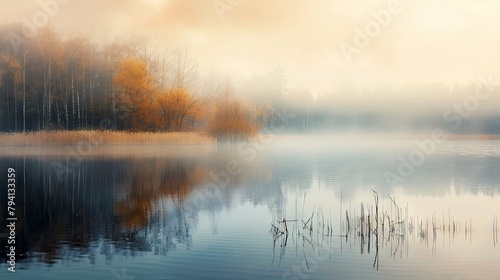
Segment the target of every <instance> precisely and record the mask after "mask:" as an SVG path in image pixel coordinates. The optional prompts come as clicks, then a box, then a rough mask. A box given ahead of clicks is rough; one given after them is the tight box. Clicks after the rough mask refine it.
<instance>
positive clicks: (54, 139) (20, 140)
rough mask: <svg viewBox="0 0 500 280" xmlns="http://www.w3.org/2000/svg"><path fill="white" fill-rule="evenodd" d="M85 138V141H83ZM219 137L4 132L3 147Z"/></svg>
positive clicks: (190, 140)
mask: <svg viewBox="0 0 500 280" xmlns="http://www.w3.org/2000/svg"><path fill="white" fill-rule="evenodd" d="M82 141H83V142H82ZM214 142H215V140H214V139H213V138H211V137H209V136H207V135H205V134H202V133H194V132H168V133H150V132H138V133H132V132H121V131H97V130H84V131H81V130H80V131H40V132H32V133H7V134H0V146H61V145H78V144H79V143H91V144H92V145H167V144H210V143H214Z"/></svg>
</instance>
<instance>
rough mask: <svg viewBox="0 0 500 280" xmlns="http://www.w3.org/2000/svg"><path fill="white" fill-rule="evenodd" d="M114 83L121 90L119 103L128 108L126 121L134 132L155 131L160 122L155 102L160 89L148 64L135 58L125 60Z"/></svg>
mask: <svg viewBox="0 0 500 280" xmlns="http://www.w3.org/2000/svg"><path fill="white" fill-rule="evenodd" d="M113 82H114V84H115V86H116V87H117V88H118V89H119V93H120V94H119V98H118V100H119V102H120V103H121V104H122V105H123V106H125V108H127V111H128V112H127V117H126V120H127V122H128V124H129V125H130V126H131V128H132V130H143V131H144V130H155V128H156V127H157V125H158V122H159V119H158V115H157V114H156V112H157V110H158V105H157V103H156V102H155V95H156V93H157V91H158V89H157V88H156V86H155V85H154V82H153V77H152V76H151V75H149V73H148V70H147V67H146V63H145V62H144V61H141V60H138V59H134V58H129V59H125V60H123V61H122V64H121V68H120V70H119V71H118V73H116V74H115V76H114V79H113Z"/></svg>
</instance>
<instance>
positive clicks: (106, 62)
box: [0, 24, 257, 139]
mask: <svg viewBox="0 0 500 280" xmlns="http://www.w3.org/2000/svg"><path fill="white" fill-rule="evenodd" d="M21 29H22V26H21V25H16V24H14V25H4V26H0V37H2V38H9V35H10V34H12V33H13V32H21ZM198 80H199V78H198V77H197V71H196V64H195V62H194V60H193V59H192V58H190V57H189V54H188V51H187V50H186V49H174V48H170V49H169V48H166V49H164V50H154V49H152V48H150V47H148V46H146V45H145V44H142V42H112V43H106V44H96V43H93V42H92V41H91V40H90V39H88V38H87V37H83V36H76V37H69V38H62V36H61V35H60V34H58V33H57V32H56V31H54V30H53V29H50V28H44V29H41V30H40V31H39V32H38V33H37V34H36V35H35V36H34V37H33V38H31V39H25V40H22V41H20V42H17V44H15V45H14V44H12V42H9V41H8V40H2V41H1V42H0V131H3V132H30V131H41V130H80V129H99V128H102V121H103V120H108V121H109V122H110V123H112V126H111V127H106V128H111V129H117V130H129V131H151V132H158V131H192V130H204V131H207V132H209V133H211V134H213V135H214V136H216V137H217V138H219V139H232V138H235V137H248V136H250V135H252V134H254V133H255V132H256V131H257V125H256V124H255V123H254V122H253V121H252V114H251V110H250V108H249V107H247V106H245V105H243V103H241V102H240V101H239V100H238V99H237V98H235V96H234V94H233V93H232V92H230V90H229V88H228V87H226V88H225V89H222V88H221V87H217V88H216V89H214V91H213V92H212V94H211V95H205V96H202V95H200V94H197V92H195V91H197V89H198V88H197V86H196V83H197V82H198Z"/></svg>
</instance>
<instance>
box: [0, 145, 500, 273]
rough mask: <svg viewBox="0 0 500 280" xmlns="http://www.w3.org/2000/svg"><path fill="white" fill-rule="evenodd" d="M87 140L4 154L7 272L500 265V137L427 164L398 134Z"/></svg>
mask: <svg viewBox="0 0 500 280" xmlns="http://www.w3.org/2000/svg"><path fill="white" fill-rule="evenodd" d="M87 148H88V147H87ZM1 149H15V148H13V147H1ZM51 149H53V150H54V152H48V153H47V150H48V151H50V150H51ZM89 149H94V150H95V151H87V150H86V151H84V152H81V153H74V151H72V150H71V149H66V148H64V147H59V148H55V147H51V148H49V147H46V148H39V149H36V148H32V149H31V150H29V151H27V152H26V151H23V152H21V151H19V152H16V151H15V150H14V151H13V152H11V153H10V154H7V153H4V154H6V155H4V156H2V157H1V158H0V166H1V169H0V171H1V172H0V181H1V182H2V188H1V195H0V205H1V207H0V218H1V219H0V226H1V230H0V235H1V239H0V240H1V248H0V250H1V255H0V260H1V264H0V271H1V272H0V278H1V279H117V280H120V279H129V280H132V279H137V280H139V279H252V280H253V279H398V280H399V279H427V280H431V279H440V280H445V279H460V280H465V279H471V280H472V279H474V280H477V279H498V277H499V275H500V245H499V244H498V242H499V241H500V240H499V238H498V234H499V232H500V226H498V224H497V220H498V217H499V216H500V196H499V194H500V141H446V142H443V143H441V144H438V145H437V146H436V149H435V150H433V151H432V152H431V153H429V155H426V154H422V153H420V155H423V156H424V157H423V158H418V159H417V158H415V157H414V158H413V162H416V161H418V162H417V163H418V164H412V163H411V162H410V163H408V162H409V161H408V162H406V160H404V159H409V157H410V155H411V154H412V152H413V151H415V150H416V149H418V147H417V146H416V145H415V144H414V143H413V141H402V140H400V141H389V140H378V141H361V140H350V139H343V140H338V139H337V140H336V139H335V138H334V137H307V136H294V137H284V136H283V137H276V138H274V139H261V140H258V141H255V142H251V143H249V144H240V145H236V144H235V145H206V146H204V145H199V146H148V147H144V146H126V147H124V146H113V147H105V148H103V147H99V148H97V147H94V148H92V147H90V148H89ZM43 151H45V152H43ZM47 154H51V155H50V156H48V155H47ZM402 159H403V161H402ZM402 162H406V164H404V163H402ZM408 164H410V165H411V166H408ZM402 165H404V166H402ZM8 168H14V169H15V173H16V197H15V203H16V204H15V208H16V217H17V221H16V232H15V239H16V264H15V265H16V273H9V272H8V267H9V265H8V263H7V261H8V259H7V258H8V257H7V254H8V253H9V252H8V248H7V245H8V244H7V242H8V239H7V236H8V234H9V232H8V229H7V225H8V221H7V217H8V213H7V203H8V199H7V191H6V188H5V187H3V186H5V185H6V184H7V169H8ZM398 169H401V170H398ZM401 171H403V172H401ZM388 172H389V173H390V174H393V175H394V176H396V177H395V178H397V179H396V180H395V181H394V182H395V183H394V184H391V183H389V182H388V180H387V178H386V177H387V174H389V173H388Z"/></svg>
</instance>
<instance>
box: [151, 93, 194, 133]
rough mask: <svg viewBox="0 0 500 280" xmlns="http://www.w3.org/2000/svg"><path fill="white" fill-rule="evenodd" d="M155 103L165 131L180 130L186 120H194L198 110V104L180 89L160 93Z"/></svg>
mask: <svg viewBox="0 0 500 280" xmlns="http://www.w3.org/2000/svg"><path fill="white" fill-rule="evenodd" d="M157 102H158V107H159V112H160V118H161V122H162V125H163V127H164V128H165V129H166V130H182V129H183V124H184V123H185V121H186V119H196V118H197V112H198V111H199V110H200V106H199V104H198V102H196V100H194V98H193V97H192V96H191V94H189V91H187V90H185V89H180V88H174V89H172V90H170V91H168V92H162V93H161V94H160V95H159V96H158V98H157Z"/></svg>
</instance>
